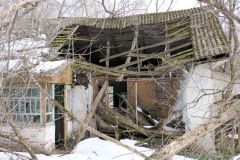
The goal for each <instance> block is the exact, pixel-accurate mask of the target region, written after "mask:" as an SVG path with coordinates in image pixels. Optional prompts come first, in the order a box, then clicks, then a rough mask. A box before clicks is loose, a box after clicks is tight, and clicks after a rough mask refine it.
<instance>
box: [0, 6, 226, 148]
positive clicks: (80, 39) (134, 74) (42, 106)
mask: <svg viewBox="0 0 240 160" xmlns="http://www.w3.org/2000/svg"><path fill="white" fill-rule="evenodd" d="M44 23H45V25H46V26H50V24H51V26H55V27H56V26H57V27H58V28H59V30H58V32H57V33H56V34H55V35H54V38H51V39H52V40H51V43H50V47H51V51H50V53H51V54H54V55H56V58H55V59H56V61H51V62H45V63H46V64H47V63H56V62H58V61H60V62H62V63H58V65H57V66H55V68H51V69H50V70H47V69H46V68H45V69H46V71H45V70H44V67H43V71H41V72H39V70H38V72H37V73H38V74H36V76H37V78H36V80H34V81H33V80H31V81H30V82H28V83H25V84H24V83H23V82H25V80H26V79H14V80H13V81H11V88H9V87H6V89H5V90H3V91H2V92H3V93H5V92H9V93H10V95H11V93H13V95H12V96H10V99H11V100H10V101H9V102H10V106H11V107H10V108H11V109H12V110H13V113H12V115H13V119H14V120H15V121H16V122H20V123H21V122H22V123H24V124H25V122H30V124H34V125H29V126H28V125H26V126H25V127H24V128H23V130H22V132H21V133H22V135H23V137H25V138H28V139H30V142H33V143H34V144H36V145H37V144H39V145H42V146H44V147H45V148H47V149H54V147H55V145H59V144H63V145H64V144H66V143H67V140H68V139H69V138H71V137H72V133H73V132H74V131H75V130H76V129H77V128H78V127H79V125H78V124H77V123H76V122H73V121H72V120H71V119H70V118H69V117H67V116H66V115H65V114H64V113H61V112H60V111H59V110H58V109H56V108H55V109H54V108H52V107H51V105H52V103H51V101H49V100H48V98H49V96H46V93H44V92H47V93H48V95H51V97H52V98H53V99H55V100H56V101H58V102H60V103H62V104H63V106H64V107H65V108H66V109H69V111H71V112H72V113H74V114H75V115H76V116H77V117H78V118H79V119H80V120H84V118H85V116H86V114H87V113H88V112H90V110H91V106H92V104H93V102H94V98H95V97H96V96H97V94H98V93H99V90H100V89H101V88H102V86H103V84H104V82H105V81H108V87H107V89H106V91H105V92H104V97H103V102H104V103H101V104H102V105H99V108H98V109H97V113H96V116H95V119H94V120H97V123H96V124H95V125H94V124H93V126H95V127H97V129H98V130H99V131H102V132H105V133H109V134H110V132H112V131H113V134H115V136H116V134H117V133H118V134H124V133H126V132H124V130H129V131H128V132H131V130H133V133H135V134H137V131H139V132H140V134H143V135H145V136H147V137H148V136H149V135H152V134H154V132H156V131H157V130H159V128H160V129H161V134H166V135H173V136H178V135H181V133H182V131H180V132H177V131H176V133H173V132H172V131H167V130H164V128H163V125H164V123H163V122H166V121H165V120H166V119H169V115H170V113H171V112H175V113H177V112H178V111H179V110H181V111H182V110H184V112H183V115H180V118H183V119H184V122H185V124H184V125H185V126H184V128H186V130H191V129H193V128H194V127H196V126H198V125H199V124H200V123H201V121H202V120H203V119H206V118H210V117H211V116H212V115H213V114H212V113H210V112H213V111H210V107H209V104H210V102H214V101H216V100H217V99H218V98H217V97H218V96H220V95H219V94H220V93H219V94H216V95H211V96H210V97H209V96H206V97H205V98H207V99H208V100H207V101H204V100H200V102H194V103H203V102H207V103H208V104H205V108H204V111H202V112H200V113H199V115H198V116H199V117H198V118H196V117H195V116H193V114H194V111H196V109H197V106H199V105H196V104H195V105H194V104H191V105H192V106H189V107H188V105H187V104H190V103H191V100H193V98H196V97H197V96H201V94H200V95H197V93H198V92H199V91H198V88H199V86H204V87H205V88H206V89H209V88H215V89H219V90H221V89H222V88H223V87H224V86H225V85H226V84H223V83H221V82H220V80H219V79H218V80H215V79H214V78H215V77H216V76H219V75H220V74H224V75H225V76H224V77H225V78H226V79H229V76H228V75H227V74H226V73H220V72H219V71H218V68H219V66H220V64H223V63H224V62H225V61H224V60H226V59H227V58H228V56H229V48H228V45H227V44H228V40H227V38H226V36H225V34H224V32H223V29H222V28H221V24H220V22H219V21H218V19H217V17H216V16H215V15H214V14H213V13H212V12H211V11H209V10H208V7H202V8H193V9H188V10H181V11H171V12H164V13H152V14H142V15H133V16H126V17H113V18H77V17H76V18H58V19H51V20H46V21H45V22H44ZM50 36H53V35H50ZM59 59H62V60H59ZM49 65H51V64H49ZM193 66H197V67H196V68H195V69H194V67H193ZM38 67H39V66H38V65H37V66H36V67H33V69H32V70H31V72H32V75H34V77H36V76H35V72H36V68H38ZM34 68H35V69H34ZM192 73H196V75H195V74H193V76H192V77H193V78H194V80H189V79H190V78H191V77H190V74H191V75H192ZM205 74H207V75H208V77H203V76H201V75H205ZM28 79H31V78H30V77H28ZM23 80H24V81H23ZM35 81H37V82H38V83H39V85H40V86H41V87H42V88H44V90H40V89H39V86H37V85H36V84H35V83H34V82H35ZM189 81H190V83H188V82H189ZM8 83H9V82H8ZM26 85H27V86H28V88H26ZM198 85H199V86H198ZM6 86H7V85H6ZM183 88H184V90H183ZM22 99H23V100H22ZM205 100H206V99H205ZM104 105H106V106H107V107H106V106H104ZM129 108H130V110H129ZM104 109H105V110H107V111H105V110H104ZM131 109H132V110H131ZM198 109H199V108H198ZM107 112H109V113H107ZM130 112H131V113H130ZM116 114H118V118H119V119H116V117H114V116H116ZM206 115H207V116H206ZM134 117H135V118H134ZM136 117H137V118H136ZM149 117H150V118H149ZM126 121H127V122H126ZM33 126H34V127H33ZM113 126H115V127H113ZM116 126H117V127H116ZM144 126H153V127H154V126H157V127H156V128H157V129H156V128H155V130H151V129H150V128H149V127H144ZM111 127H112V128H111ZM1 128H4V130H5V131H7V129H6V126H4V124H2V126H1ZM109 128H110V129H109ZM36 134H37V136H36ZM138 134H139V133H138ZM40 135H41V136H40ZM116 138H118V136H116Z"/></svg>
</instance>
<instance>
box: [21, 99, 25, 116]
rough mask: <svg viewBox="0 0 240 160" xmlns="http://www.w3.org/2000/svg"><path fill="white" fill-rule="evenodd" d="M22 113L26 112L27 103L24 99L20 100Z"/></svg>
mask: <svg viewBox="0 0 240 160" xmlns="http://www.w3.org/2000/svg"><path fill="white" fill-rule="evenodd" d="M20 113H25V103H24V101H20Z"/></svg>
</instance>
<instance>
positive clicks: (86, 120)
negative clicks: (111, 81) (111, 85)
mask: <svg viewBox="0 0 240 160" xmlns="http://www.w3.org/2000/svg"><path fill="white" fill-rule="evenodd" d="M107 86H108V81H107V80H106V81H105V82H104V84H103V86H102V88H101V89H100V91H99V92H98V94H97V96H96V98H95V100H94V102H93V105H92V107H91V111H90V112H89V113H88V115H87V116H86V117H85V118H84V121H83V124H84V125H81V126H80V128H79V134H78V135H76V139H75V142H74V144H75V145H77V143H78V142H79V141H80V140H81V139H82V138H83V136H84V134H85V132H86V130H87V128H86V126H88V125H89V124H90V122H91V120H92V118H93V116H94V114H95V112H96V110H97V106H98V104H99V103H100V101H101V100H102V98H103V95H104V93H105V90H106V88H107Z"/></svg>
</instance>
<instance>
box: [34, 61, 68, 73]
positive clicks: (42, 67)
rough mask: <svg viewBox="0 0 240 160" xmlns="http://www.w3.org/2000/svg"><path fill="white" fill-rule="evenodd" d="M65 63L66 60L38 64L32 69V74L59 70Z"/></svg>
mask: <svg viewBox="0 0 240 160" xmlns="http://www.w3.org/2000/svg"><path fill="white" fill-rule="evenodd" d="M66 62H67V60H59V61H47V62H40V63H39V65H37V66H36V67H34V68H33V72H35V73H43V72H48V71H50V70H59V68H62V67H63V66H65V65H64V64H65V63H66Z"/></svg>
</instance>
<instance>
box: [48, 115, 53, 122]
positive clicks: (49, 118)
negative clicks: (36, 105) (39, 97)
mask: <svg viewBox="0 0 240 160" xmlns="http://www.w3.org/2000/svg"><path fill="white" fill-rule="evenodd" d="M52 119H53V116H52V114H48V115H47V123H49V122H52Z"/></svg>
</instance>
